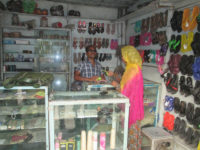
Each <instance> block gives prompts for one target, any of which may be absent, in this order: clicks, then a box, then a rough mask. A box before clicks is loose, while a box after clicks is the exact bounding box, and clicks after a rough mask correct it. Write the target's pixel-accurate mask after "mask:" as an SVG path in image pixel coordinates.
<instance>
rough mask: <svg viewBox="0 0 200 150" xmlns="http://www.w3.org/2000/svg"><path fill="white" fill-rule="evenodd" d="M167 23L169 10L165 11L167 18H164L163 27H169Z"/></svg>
mask: <svg viewBox="0 0 200 150" xmlns="http://www.w3.org/2000/svg"><path fill="white" fill-rule="evenodd" d="M167 21H168V10H166V11H165V17H164V22H163V27H166V26H167Z"/></svg>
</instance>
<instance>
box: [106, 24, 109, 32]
mask: <svg viewBox="0 0 200 150" xmlns="http://www.w3.org/2000/svg"><path fill="white" fill-rule="evenodd" d="M106 33H107V34H110V24H107V26H106Z"/></svg>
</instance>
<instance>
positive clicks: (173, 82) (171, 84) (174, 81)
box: [166, 73, 178, 94]
mask: <svg viewBox="0 0 200 150" xmlns="http://www.w3.org/2000/svg"><path fill="white" fill-rule="evenodd" d="M167 76H168V77H167V78H168V79H167V82H166V88H167V91H168V92H169V93H171V94H175V93H177V92H178V75H177V74H174V75H173V77H172V75H171V74H170V73H168V74H167Z"/></svg>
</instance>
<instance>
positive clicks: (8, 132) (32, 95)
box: [0, 86, 49, 150]
mask: <svg viewBox="0 0 200 150" xmlns="http://www.w3.org/2000/svg"><path fill="white" fill-rule="evenodd" d="M0 95H1V96H0V149H1V150H27V149H32V150H35V149H40V150H49V143H48V142H47V141H48V136H47V133H48V130H47V129H48V123H47V120H48V111H47V112H45V110H47V108H45V107H47V105H45V104H47V102H48V87H40V88H37V89H35V88H33V87H25V86H24V87H19V86H18V87H13V88H11V89H5V88H4V87H0Z"/></svg>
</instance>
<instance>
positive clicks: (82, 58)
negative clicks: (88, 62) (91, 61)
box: [81, 53, 85, 61]
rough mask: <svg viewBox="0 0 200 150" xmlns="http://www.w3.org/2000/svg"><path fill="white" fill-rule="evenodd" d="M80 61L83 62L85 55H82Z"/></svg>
mask: <svg viewBox="0 0 200 150" xmlns="http://www.w3.org/2000/svg"><path fill="white" fill-rule="evenodd" d="M81 61H85V53H82V57H81Z"/></svg>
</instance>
